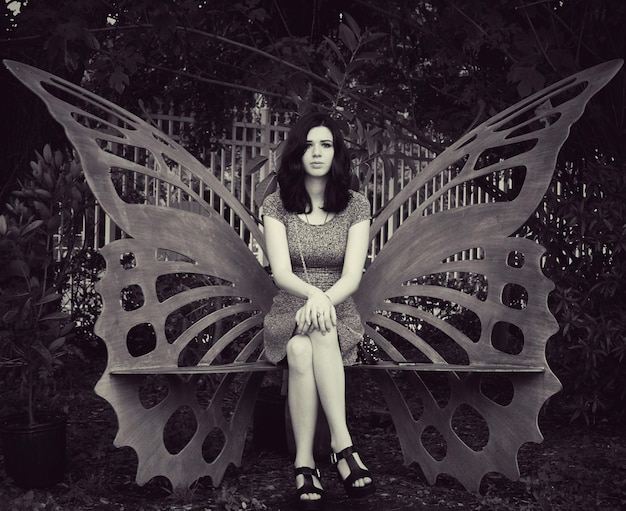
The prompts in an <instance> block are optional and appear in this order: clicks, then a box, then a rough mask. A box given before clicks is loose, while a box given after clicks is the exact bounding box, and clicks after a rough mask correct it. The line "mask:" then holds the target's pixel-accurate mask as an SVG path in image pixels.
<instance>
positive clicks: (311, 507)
mask: <svg viewBox="0 0 626 511" xmlns="http://www.w3.org/2000/svg"><path fill="white" fill-rule="evenodd" d="M295 474H296V477H297V476H299V475H302V476H304V484H303V485H302V486H300V488H298V489H297V490H296V498H297V500H298V511H320V510H321V509H323V508H324V501H323V498H324V490H323V489H322V488H318V487H317V486H315V483H314V482H313V476H315V477H317V480H318V481H319V482H320V484H321V482H322V477H321V474H320V471H319V470H318V469H316V468H310V467H298V468H296V470H295ZM307 493H316V494H317V495H319V496H320V498H319V499H316V500H310V499H303V498H302V495H305V494H307Z"/></svg>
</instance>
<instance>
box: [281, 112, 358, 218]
mask: <svg viewBox="0 0 626 511" xmlns="http://www.w3.org/2000/svg"><path fill="white" fill-rule="evenodd" d="M318 126H325V127H326V128H328V129H329V130H330V132H331V133H332V135H333V148H334V150H335V154H334V157H333V163H332V165H331V167H330V171H329V173H328V181H327V182H326V191H325V192H324V211H328V212H330V213H340V212H341V211H343V210H344V209H346V206H347V205H348V201H349V200H350V183H351V172H350V170H351V169H350V154H349V153H348V148H347V147H346V144H345V142H344V139H343V135H342V133H341V130H340V129H339V126H338V125H337V123H336V122H335V121H333V119H331V118H330V117H329V116H328V115H326V114H324V113H319V112H313V113H309V114H307V115H304V116H303V117H301V118H300V119H299V120H298V122H296V124H295V125H294V126H293V127H292V128H291V129H290V131H289V135H288V136H287V142H286V144H285V148H284V150H283V153H282V155H281V157H280V165H279V167H278V184H279V186H280V198H281V200H282V202H283V205H284V206H285V209H286V210H287V211H289V212H291V213H310V212H311V209H312V206H313V205H312V204H311V198H310V197H309V194H308V193H307V191H306V188H305V187H304V178H305V177H306V171H305V170H304V165H302V156H303V155H304V153H305V151H306V149H307V147H308V146H307V135H308V134H309V131H311V129H313V128H316V127H318Z"/></svg>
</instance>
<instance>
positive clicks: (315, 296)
mask: <svg viewBox="0 0 626 511" xmlns="http://www.w3.org/2000/svg"><path fill="white" fill-rule="evenodd" d="M336 324H337V313H336V311H335V307H334V306H333V304H332V303H331V301H330V298H328V296H326V295H325V294H324V292H323V291H321V290H317V291H315V292H314V293H312V294H311V295H310V296H309V298H308V300H307V301H306V303H305V304H304V306H303V307H301V308H300V309H298V311H297V312H296V331H297V332H298V333H299V334H303V335H306V334H308V333H309V332H310V331H312V330H319V331H320V332H322V334H325V333H326V332H328V331H330V330H331V329H332V328H333V327H334V326H335V325H336Z"/></svg>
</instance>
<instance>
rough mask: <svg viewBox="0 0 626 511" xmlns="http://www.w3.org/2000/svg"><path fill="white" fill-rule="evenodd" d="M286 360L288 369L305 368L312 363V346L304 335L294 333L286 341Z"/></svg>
mask: <svg viewBox="0 0 626 511" xmlns="http://www.w3.org/2000/svg"><path fill="white" fill-rule="evenodd" d="M287 362H288V364H289V368H290V369H296V370H305V369H306V368H308V367H311V366H312V364H313V347H312V346H311V339H310V338H309V337H308V336H306V335H296V336H294V337H292V338H291V339H289V342H288V343H287Z"/></svg>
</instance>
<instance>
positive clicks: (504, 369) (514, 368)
mask: <svg viewBox="0 0 626 511" xmlns="http://www.w3.org/2000/svg"><path fill="white" fill-rule="evenodd" d="M348 368H349V369H350V368H356V369H378V370H380V369H385V370H391V371H418V372H434V373H450V372H462V373H543V372H545V370H546V369H545V367H541V366H528V365H522V364H489V365H485V364H474V365H458V364H426V363H417V362H387V361H384V362H379V363H378V364H373V365H366V364H362V365H354V366H348ZM276 369H284V367H279V366H275V365H274V364H271V363H269V362H264V361H259V362H235V363H232V364H220V365H217V364H211V365H209V364H204V365H202V364H199V365H196V366H189V367H177V366H153V367H141V368H137V367H127V368H119V369H115V370H113V371H111V374H228V373H251V372H257V371H273V370H276Z"/></svg>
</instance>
